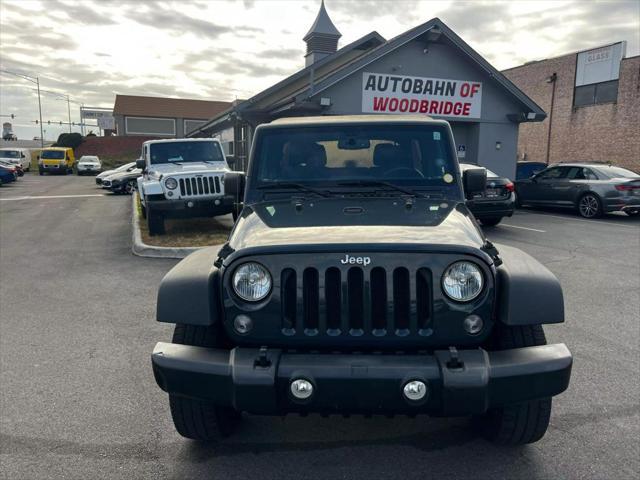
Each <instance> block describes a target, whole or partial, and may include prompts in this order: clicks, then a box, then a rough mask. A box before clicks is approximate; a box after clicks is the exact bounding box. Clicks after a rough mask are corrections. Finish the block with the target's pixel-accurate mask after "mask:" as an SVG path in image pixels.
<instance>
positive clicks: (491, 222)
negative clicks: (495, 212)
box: [480, 217, 502, 227]
mask: <svg viewBox="0 0 640 480" xmlns="http://www.w3.org/2000/svg"><path fill="white" fill-rule="evenodd" d="M501 221H502V217H492V218H481V219H480V222H481V223H482V225H484V226H485V227H495V226H496V225H498V224H499V223H500V222H501Z"/></svg>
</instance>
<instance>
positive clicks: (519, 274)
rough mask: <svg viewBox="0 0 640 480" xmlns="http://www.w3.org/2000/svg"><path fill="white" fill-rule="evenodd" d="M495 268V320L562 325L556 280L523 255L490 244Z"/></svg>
mask: <svg viewBox="0 0 640 480" xmlns="http://www.w3.org/2000/svg"><path fill="white" fill-rule="evenodd" d="M494 245H495V247H496V248H497V249H498V251H499V255H500V258H501V259H502V265H500V266H499V267H498V268H497V282H496V283H497V288H498V320H499V321H501V322H502V323H504V324H506V325H536V324H542V323H562V322H564V297H563V294H562V286H561V285H560V281H559V280H558V278H557V277H556V276H555V275H554V274H553V273H551V271H549V269H547V267H545V266H544V265H542V264H541V263H540V262H538V261H537V260H536V259H535V258H533V257H532V256H531V255H528V254H527V253H525V252H523V251H522V250H519V249H517V248H514V247H508V246H506V245H498V244H494Z"/></svg>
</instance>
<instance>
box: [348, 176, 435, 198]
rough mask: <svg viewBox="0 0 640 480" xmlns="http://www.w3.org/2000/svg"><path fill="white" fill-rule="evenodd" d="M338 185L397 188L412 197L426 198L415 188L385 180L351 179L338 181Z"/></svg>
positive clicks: (396, 189)
mask: <svg viewBox="0 0 640 480" xmlns="http://www.w3.org/2000/svg"><path fill="white" fill-rule="evenodd" d="M336 185H340V186H341V187H386V188H388V189H390V190H395V191H397V192H401V193H404V194H406V195H411V196H412V197H423V198H424V195H423V194H421V193H418V192H416V191H415V190H411V189H409V188H403V187H400V186H398V185H396V184H394V183H391V182H385V181H384V180H349V181H345V182H336Z"/></svg>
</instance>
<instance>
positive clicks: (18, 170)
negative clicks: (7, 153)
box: [0, 159, 24, 177]
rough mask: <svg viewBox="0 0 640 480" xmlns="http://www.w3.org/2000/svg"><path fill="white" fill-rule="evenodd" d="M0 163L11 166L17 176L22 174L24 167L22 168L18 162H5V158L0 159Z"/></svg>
mask: <svg viewBox="0 0 640 480" xmlns="http://www.w3.org/2000/svg"><path fill="white" fill-rule="evenodd" d="M0 165H4V166H5V167H10V168H13V169H14V170H15V172H16V175H18V177H23V176H24V169H23V168H22V165H20V164H19V163H11V162H7V161H6V160H2V159H0Z"/></svg>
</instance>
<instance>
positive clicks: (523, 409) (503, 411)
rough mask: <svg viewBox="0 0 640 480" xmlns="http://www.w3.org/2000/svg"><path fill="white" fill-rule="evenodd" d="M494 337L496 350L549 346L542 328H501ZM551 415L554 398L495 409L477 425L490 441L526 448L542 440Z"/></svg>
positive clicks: (486, 414) (531, 326) (485, 415)
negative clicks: (527, 444) (528, 444)
mask: <svg viewBox="0 0 640 480" xmlns="http://www.w3.org/2000/svg"><path fill="white" fill-rule="evenodd" d="M497 328H499V330H498V331H497V332H496V335H495V337H494V345H492V348H493V349H495V350H507V349H510V348H521V347H532V346H536V345H546V344H547V340H546V338H545V336H544V330H543V329H542V326H541V325H521V326H510V327H508V326H504V325H502V326H499V327H497ZM550 416H551V398H543V399H540V400H532V401H530V402H525V403H520V404H516V405H508V406H506V407H501V408H494V409H491V410H489V411H488V412H487V413H485V414H484V415H479V416H476V417H474V419H473V422H474V424H475V426H476V428H477V429H478V430H479V431H480V433H481V434H482V435H483V436H484V437H485V438H486V439H488V440H490V441H492V442H494V443H497V444H501V445H524V444H526V443H533V442H537V441H538V440H540V439H541V438H542V437H543V436H544V434H545V433H546V431H547V427H548V426H549V418H550Z"/></svg>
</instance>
